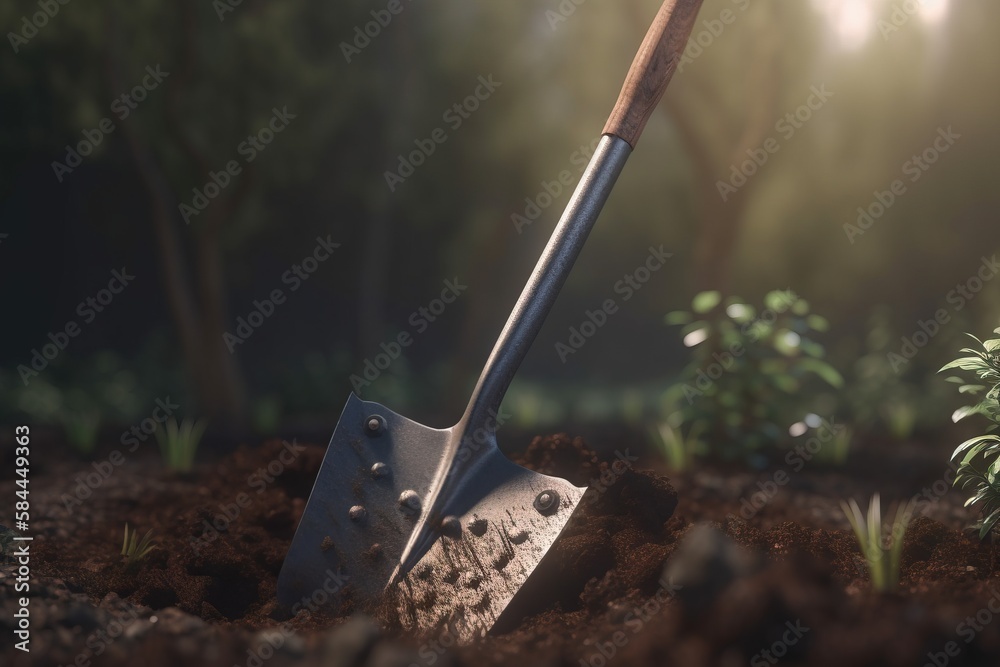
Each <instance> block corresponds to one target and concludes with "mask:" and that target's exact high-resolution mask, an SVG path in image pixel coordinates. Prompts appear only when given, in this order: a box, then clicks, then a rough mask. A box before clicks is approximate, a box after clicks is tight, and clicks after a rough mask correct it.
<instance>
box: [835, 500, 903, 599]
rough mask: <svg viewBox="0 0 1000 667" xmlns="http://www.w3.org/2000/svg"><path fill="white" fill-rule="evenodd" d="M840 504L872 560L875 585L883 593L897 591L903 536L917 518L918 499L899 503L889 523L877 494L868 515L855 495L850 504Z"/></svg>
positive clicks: (870, 562) (868, 561)
mask: <svg viewBox="0 0 1000 667" xmlns="http://www.w3.org/2000/svg"><path fill="white" fill-rule="evenodd" d="M840 507H841V509H842V510H843V511H844V516H846V517H847V520H848V521H849V522H850V523H851V528H853V529H854V536H855V537H856V538H857V539H858V545H859V546H860V547H861V553H862V555H864V557H865V561H867V563H868V571H869V573H870V575H871V579H872V587H873V588H874V589H875V590H877V591H880V592H886V591H892V590H895V589H896V587H897V586H898V585H899V572H900V563H901V561H902V557H903V538H904V537H905V535H906V529H907V528H908V527H909V525H910V521H912V520H913V515H914V510H915V509H916V503H915V501H913V500H910V501H909V502H907V503H905V504H903V505H895V506H894V508H893V509H892V510H891V513H892V522H891V523H890V524H888V525H883V523H882V504H881V499H880V498H879V494H877V493H876V494H875V495H874V496H872V499H871V501H870V502H869V503H868V515H867V516H865V515H864V514H862V512H861V508H860V507H858V504H857V503H856V502H855V501H854V499H853V498H852V499H851V500H849V501H848V502H846V503H845V502H844V501H841V502H840Z"/></svg>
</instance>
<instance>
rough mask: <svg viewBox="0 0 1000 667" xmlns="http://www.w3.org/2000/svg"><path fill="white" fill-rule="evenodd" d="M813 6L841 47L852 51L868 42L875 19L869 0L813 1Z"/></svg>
mask: <svg viewBox="0 0 1000 667" xmlns="http://www.w3.org/2000/svg"><path fill="white" fill-rule="evenodd" d="M813 6H814V7H815V8H816V10H817V11H819V12H820V13H821V14H822V15H823V16H824V17H825V18H826V20H827V22H828V23H829V24H830V27H831V28H832V29H833V31H834V33H835V34H836V35H837V39H838V40H839V41H840V46H841V47H843V48H845V49H849V50H854V49H857V48H859V47H861V46H862V45H863V44H864V43H865V42H866V41H868V37H869V36H870V35H871V32H872V29H873V28H874V26H875V19H876V17H875V15H874V13H873V12H872V7H871V2H870V0H813Z"/></svg>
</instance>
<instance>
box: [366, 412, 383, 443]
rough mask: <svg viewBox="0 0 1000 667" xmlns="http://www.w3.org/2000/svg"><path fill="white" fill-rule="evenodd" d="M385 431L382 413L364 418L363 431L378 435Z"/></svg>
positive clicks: (372, 435) (373, 435) (374, 435)
mask: <svg viewBox="0 0 1000 667" xmlns="http://www.w3.org/2000/svg"><path fill="white" fill-rule="evenodd" d="M383 431H385V418H384V417H382V415H372V416H370V417H368V419H366V420H365V433H367V434H368V435H369V436H371V437H373V438H374V437H378V436H380V435H382V432H383Z"/></svg>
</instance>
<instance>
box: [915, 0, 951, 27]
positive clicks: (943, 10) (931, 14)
mask: <svg viewBox="0 0 1000 667" xmlns="http://www.w3.org/2000/svg"><path fill="white" fill-rule="evenodd" d="M947 15H948V0H920V16H921V17H922V18H923V19H924V20H925V21H927V22H928V23H939V22H940V21H941V20H942V19H944V18H945V17H946V16H947Z"/></svg>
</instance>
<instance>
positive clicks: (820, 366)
mask: <svg viewBox="0 0 1000 667" xmlns="http://www.w3.org/2000/svg"><path fill="white" fill-rule="evenodd" d="M798 367H799V368H801V369H802V370H804V371H807V372H810V373H815V374H816V375H818V376H819V377H820V378H822V379H823V380H824V381H825V382H826V383H827V384H828V385H830V386H831V387H842V386H844V376H842V375H841V374H840V373H838V372H837V369H835V368H834V367H833V366H831V365H830V364H828V363H826V362H825V361H820V360H819V359H802V360H800V361H799V363H798Z"/></svg>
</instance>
